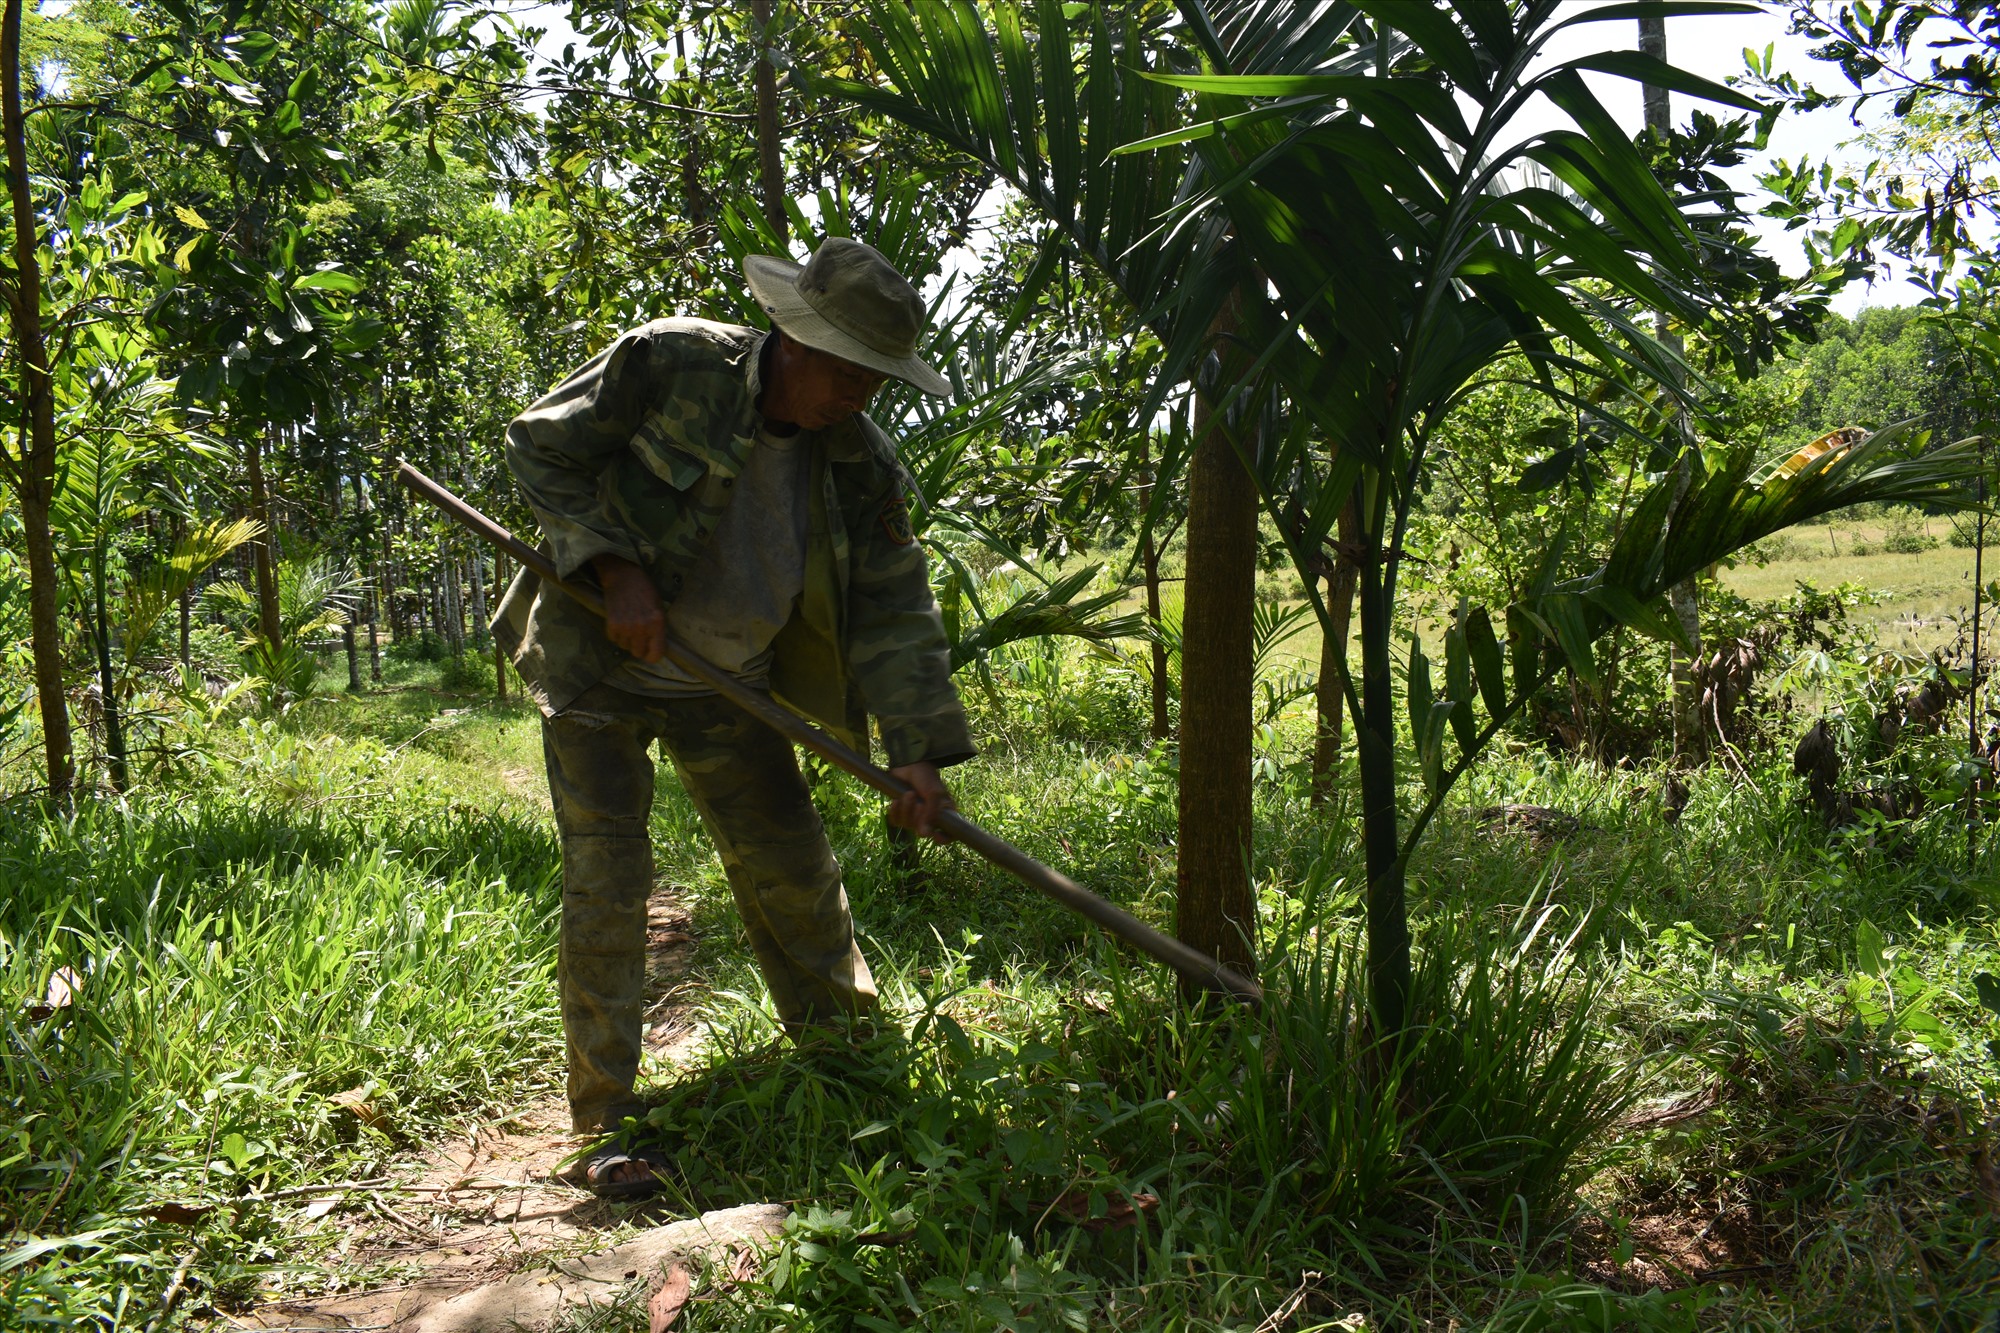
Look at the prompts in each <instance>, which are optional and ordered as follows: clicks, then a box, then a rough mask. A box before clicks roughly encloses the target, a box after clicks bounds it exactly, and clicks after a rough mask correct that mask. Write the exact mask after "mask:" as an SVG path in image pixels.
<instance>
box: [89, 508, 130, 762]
mask: <svg viewBox="0 0 2000 1333" xmlns="http://www.w3.org/2000/svg"><path fill="white" fill-rule="evenodd" d="M107 560H108V556H107V555H106V553H105V551H104V549H103V546H102V544H100V545H99V546H98V547H97V549H95V550H93V551H92V552H91V576H90V590H91V600H92V602H93V605H92V607H91V613H92V619H93V620H94V621H95V622H96V628H95V630H94V632H93V633H92V634H91V636H90V637H91V638H93V639H95V640H96V647H97V688H98V691H99V693H100V694H101V695H102V703H101V705H100V706H101V707H102V709H103V712H104V769H105V773H106V775H107V776H108V777H109V778H110V779H111V789H112V790H113V791H124V790H125V785H126V773H125V719H124V715H123V714H122V713H121V712H120V711H119V708H118V678H117V676H116V675H115V674H114V673H113V672H112V670H111V615H110V606H109V598H108V597H107V596H106V591H107V589H106V585H107V584H108V583H109V582H110V579H109V577H108V574H107V572H106V570H105V564H106V563H107Z"/></svg>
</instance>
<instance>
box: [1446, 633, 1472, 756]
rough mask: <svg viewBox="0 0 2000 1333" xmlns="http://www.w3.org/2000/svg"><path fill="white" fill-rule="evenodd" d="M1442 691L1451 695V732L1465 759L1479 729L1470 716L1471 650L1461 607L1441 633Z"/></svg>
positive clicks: (1469, 752) (1469, 753)
mask: <svg viewBox="0 0 2000 1333" xmlns="http://www.w3.org/2000/svg"><path fill="white" fill-rule="evenodd" d="M1444 688H1445V692H1446V693H1447V694H1448V695H1450V696H1451V729H1452V732H1453V734H1455V735H1456V736H1457V737H1458V751H1459V753H1460V754H1463V755H1467V756H1469V755H1471V753H1472V750H1473V747H1474V746H1475V745H1476V744H1478V741H1479V726H1478V724H1477V723H1476V722H1475V721H1474V720H1473V717H1472V649H1471V645H1470V644H1469V643H1468V642H1467V635H1466V614H1465V608H1464V606H1463V605H1462V604H1461V605H1460V607H1459V613H1458V615H1457V616H1456V617H1454V618H1453V621H1452V626H1451V628H1450V629H1448V630H1446V631H1445V636H1444Z"/></svg>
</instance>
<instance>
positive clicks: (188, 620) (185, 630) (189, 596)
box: [180, 579, 194, 671]
mask: <svg viewBox="0 0 2000 1333" xmlns="http://www.w3.org/2000/svg"><path fill="white" fill-rule="evenodd" d="M180 602H181V670H183V671H185V670H187V669H188V667H189V666H191V665H192V663H191V662H190V660H189V656H188V638H189V635H190V634H191V633H192V632H193V629H194V580H192V579H190V580H188V583H187V586H186V587H184V588H182V589H181V596H180Z"/></svg>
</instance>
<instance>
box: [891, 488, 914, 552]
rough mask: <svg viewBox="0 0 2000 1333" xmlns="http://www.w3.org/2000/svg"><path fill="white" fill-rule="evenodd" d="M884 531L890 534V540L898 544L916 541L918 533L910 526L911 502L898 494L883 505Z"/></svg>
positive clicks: (904, 544) (906, 544) (908, 543)
mask: <svg viewBox="0 0 2000 1333" xmlns="http://www.w3.org/2000/svg"><path fill="white" fill-rule="evenodd" d="M882 531H884V532H886V533H888V534H889V540H890V541H892V542H894V543H896V545H898V546H908V545H910V544H911V543H912V542H914V541H916V539H917V534H916V532H915V530H914V529H912V528H911V527H910V502H909V500H907V499H906V498H904V497H903V496H902V495H900V494H898V495H896V496H895V497H894V498H892V499H891V500H890V501H889V502H888V503H887V504H885V505H883V506H882Z"/></svg>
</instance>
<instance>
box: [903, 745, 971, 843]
mask: <svg viewBox="0 0 2000 1333" xmlns="http://www.w3.org/2000/svg"><path fill="white" fill-rule="evenodd" d="M889 776H890V777H893V778H901V779H902V780H903V781H904V782H906V783H908V784H909V787H910V790H908V791H906V792H904V793H903V794H902V795H901V796H898V797H897V798H896V799H895V800H894V801H893V802H891V803H890V805H889V822H890V823H891V824H894V825H896V827H898V828H906V829H909V830H910V831H912V832H913V833H915V834H917V835H918V836H919V837H924V838H929V839H930V840H931V841H932V842H945V841H948V839H946V837H945V835H944V834H943V833H942V832H940V831H939V830H938V827H937V821H938V816H939V815H942V814H943V813H944V812H945V811H947V810H956V809H958V802H956V801H954V800H952V799H951V792H950V791H948V790H946V788H945V785H944V779H943V778H940V777H939V776H938V771H937V765H936V764H933V763H928V762H923V761H919V762H918V763H914V764H904V765H903V766H902V767H901V768H892V769H890V770H889Z"/></svg>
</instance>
